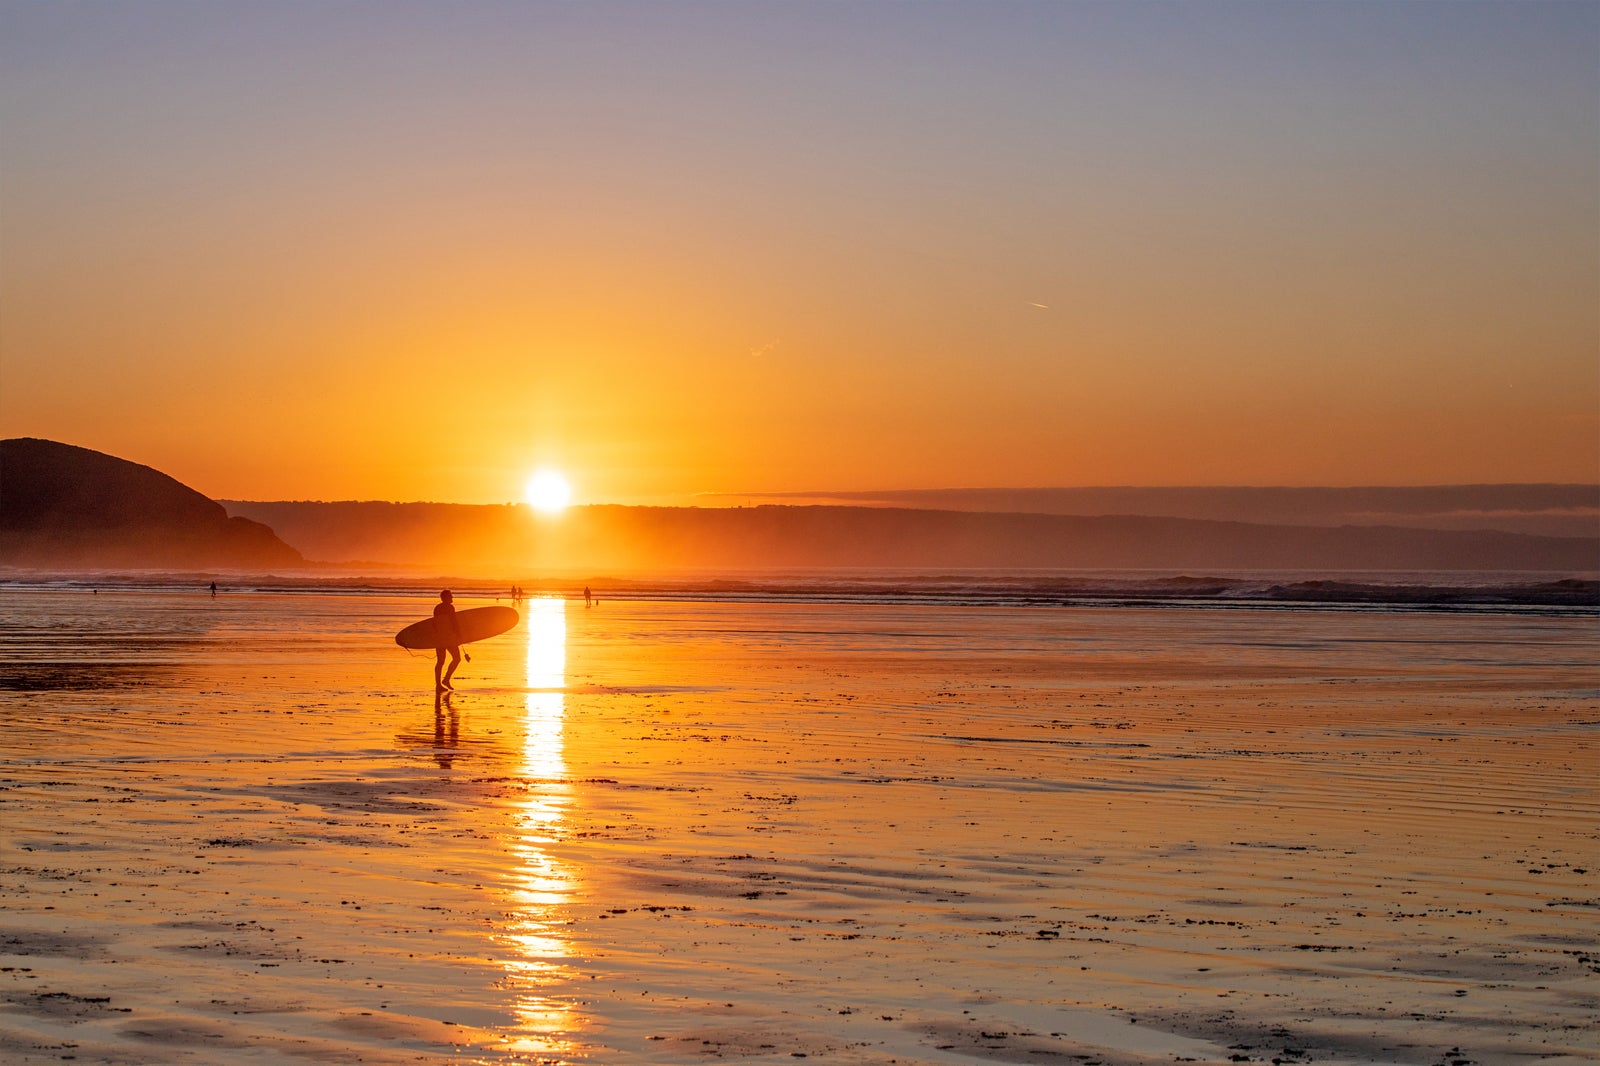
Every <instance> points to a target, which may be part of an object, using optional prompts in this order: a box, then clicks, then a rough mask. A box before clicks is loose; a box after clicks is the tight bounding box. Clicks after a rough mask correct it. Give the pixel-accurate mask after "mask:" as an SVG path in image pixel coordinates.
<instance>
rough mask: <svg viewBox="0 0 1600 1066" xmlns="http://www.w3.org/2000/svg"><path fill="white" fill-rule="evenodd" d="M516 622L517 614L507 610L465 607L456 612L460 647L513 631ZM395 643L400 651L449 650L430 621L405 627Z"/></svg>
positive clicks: (396, 635) (395, 639) (502, 608)
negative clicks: (444, 648) (400, 648)
mask: <svg viewBox="0 0 1600 1066" xmlns="http://www.w3.org/2000/svg"><path fill="white" fill-rule="evenodd" d="M517 621H518V619H517V612H516V611H514V610H512V609H511V608H510V607H468V608H467V609H466V610H464V611H457V612H456V628H457V629H459V630H460V631H461V643H463V644H470V643H472V642H473V641H475V640H484V639H485V638H488V637H497V636H499V635H500V634H501V633H504V632H505V631H506V630H508V629H511V628H512V627H514V626H515V625H516V624H517ZM394 642H395V643H396V644H398V645H400V646H401V647H402V648H414V649H417V650H419V651H421V650H427V649H431V648H443V647H448V646H449V645H447V644H445V642H444V639H443V638H442V637H441V636H440V634H439V633H438V631H437V630H436V629H435V627H434V624H433V619H431V618H424V619H423V620H422V621H420V622H413V623H411V624H410V625H408V626H406V627H405V628H404V629H402V630H401V631H400V632H398V633H396V634H395V635H394Z"/></svg>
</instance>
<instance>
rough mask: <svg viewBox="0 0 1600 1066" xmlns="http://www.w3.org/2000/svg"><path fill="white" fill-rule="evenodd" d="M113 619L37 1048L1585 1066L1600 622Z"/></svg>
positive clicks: (47, 820)
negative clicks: (455, 665)
mask: <svg viewBox="0 0 1600 1066" xmlns="http://www.w3.org/2000/svg"><path fill="white" fill-rule="evenodd" d="M82 598H83V597H82V596H81V595H79V594H65V593H54V594H37V595H36V597H35V599H34V600H31V601H27V602H19V598H18V596H16V595H12V594H9V593H8V603H7V606H8V609H9V611H10V614H11V617H12V619H13V621H12V622H11V623H10V624H9V625H8V626H7V627H6V628H5V629H4V631H3V634H4V637H5V643H4V644H3V646H0V653H3V656H4V661H3V662H0V677H4V678H7V679H8V681H7V685H6V690H5V691H3V692H0V701H3V702H0V706H3V707H4V709H5V714H6V724H7V726H8V733H7V743H6V746H5V749H4V750H5V753H6V756H5V761H4V765H3V768H0V811H3V812H4V815H5V817H4V822H3V824H4V830H3V832H0V841H3V844H4V851H3V857H0V893H3V895H0V952H3V953H4V954H3V955H0V994H3V999H4V1006H3V1008H0V1011H3V1013H0V1054H3V1056H4V1057H5V1058H6V1059H7V1061H19V1062H34V1061H38V1062H45V1061H60V1060H61V1059H62V1058H64V1057H67V1056H72V1057H74V1058H75V1059H76V1061H80V1062H82V1061H90V1062H152V1063H154V1062H184V1061H192V1062H231V1061H240V1062H306V1061H311V1062H355V1061H360V1062H380V1063H381V1062H417V1061H463V1062H529V1063H531V1062H563V1061H571V1062H582V1061H594V1062H687V1061H701V1060H705V1059H708V1058H710V1059H718V1058H720V1059H733V1060H744V1061H780V1060H781V1061H793V1060H794V1059H795V1058H796V1057H809V1058H818V1059H824V1060H827V1061H836V1062H860V1063H876V1062H890V1061H896V1062H902V1063H904V1062H915V1063H950V1062H964V1061H965V1062H972V1061H999V1062H1052V1061H1057V1062H1066V1063H1107V1064H1111V1063H1140V1062H1156V1061H1160V1062H1171V1061H1174V1060H1186V1061H1201V1062H1230V1061H1232V1062H1243V1061H1258V1062H1267V1061H1273V1060H1277V1061H1278V1062H1279V1063H1285V1062H1313V1061H1315V1062H1404V1063H1417V1064H1427V1066H1446V1064H1458V1066H1459V1064H1461V1063H1500V1062H1513V1061H1515V1062H1521V1061H1524V1060H1526V1059H1527V1058H1528V1057H1530V1056H1535V1057H1538V1058H1539V1059H1540V1060H1541V1061H1545V1062H1550V1061H1554V1062H1562V1061H1566V1062H1594V1061H1597V1060H1600V1040H1597V1038H1596V1037H1595V1035H1594V1034H1595V1031H1596V1024H1595V1023H1596V1022H1597V1021H1600V1009H1597V1005H1600V998H1597V984H1596V982H1597V980H1600V945H1597V943H1596V936H1595V933H1594V930H1595V928H1596V923H1595V921H1594V918H1595V916H1596V913H1597V911H1600V862H1596V861H1595V859H1596V855H1597V852H1600V848H1597V846H1596V837H1597V832H1600V831H1597V828H1596V827H1597V826H1600V800H1597V798H1596V793H1595V790H1594V785H1593V783H1592V782H1593V778H1594V773H1593V771H1594V769H1595V767H1596V759H1595V752H1594V740H1595V736H1596V732H1597V731H1600V701H1597V699H1596V696H1595V690H1596V688H1597V686H1596V680H1597V676H1596V670H1595V668H1594V667H1593V665H1592V664H1593V662H1594V661H1595V652H1596V648H1597V644H1600V641H1597V638H1596V634H1595V632H1594V627H1593V624H1592V620H1590V619H1582V618H1579V619H1570V618H1527V617H1511V616H1475V617H1458V616H1450V615H1400V614H1377V613H1370V614H1367V613H1358V614H1335V613H1318V612H1304V613H1300V612H1284V611H1276V612H1250V611H1215V612H1199V611H1183V612H1172V611H1140V610H1132V609H1121V610H1009V609H957V608H926V607H920V608H889V607H871V606H855V607H817V606H784V605H775V604H764V605H720V604H685V603H678V604H643V603H641V604H630V603H621V602H616V603H607V604H605V605H603V606H602V607H601V608H596V609H594V610H585V609H584V608H583V607H582V606H581V605H578V606H574V607H567V606H565V605H562V604H561V603H560V602H559V601H533V602H530V603H529V604H527V605H525V624H524V625H523V626H522V627H520V628H519V629H518V630H516V631H515V632H514V634H512V636H511V637H509V638H507V639H505V640H503V641H498V642H490V643H486V644H483V645H480V646H478V648H477V649H476V650H475V651H474V658H475V662H474V663H473V664H471V665H470V666H467V667H464V668H463V676H462V682H463V691H462V692H461V693H460V694H459V695H457V696H455V697H454V698H452V699H451V700H449V701H448V702H447V703H444V704H442V705H441V706H440V707H439V709H438V711H437V712H436V711H435V709H434V707H433V705H432V700H431V698H430V697H429V696H428V695H427V694H426V692H425V691H419V690H421V689H425V687H426V684H427V682H428V679H429V671H430V668H431V663H430V662H429V661H428V660H426V659H422V658H414V659H412V658H408V657H407V656H406V655H405V653H403V652H400V651H399V650H398V649H395V648H393V646H392V645H388V646H386V645H385V643H384V642H385V641H386V640H387V638H388V635H389V634H391V633H392V632H393V631H394V630H396V629H398V628H399V627H400V625H401V624H403V623H404V622H405V621H408V620H409V619H410V617H411V616H412V615H417V614H420V613H424V612H425V610H426V606H425V605H424V606H422V607H418V606H417V605H416V604H415V603H409V604H408V603H404V602H400V601H396V600H390V599H385V598H379V597H338V596H329V597H309V596H298V597H288V596H259V597H253V596H238V597H234V598H231V599H230V598H228V597H222V598H220V599H219V601H217V602H216V603H215V604H213V603H211V602H206V603H201V604H198V605H197V604H196V603H195V601H194V600H193V598H191V597H179V596H170V597H162V596H158V595H154V594H141V595H137V596H134V595H126V596H118V597H111V598H110V599H111V600H112V601H113V602H110V603H105V604H99V605H91V606H90V607H88V608H86V607H84V606H83V605H82V604H80V603H79V602H78V600H79V599H82ZM307 601H310V602H307ZM208 611H210V612H211V613H210V614H207V613H206V612H208ZM96 612H98V613H96ZM17 618H25V619H27V622H26V623H25V624H19V623H18V622H17V621H15V619H17ZM112 623H115V625H114V626H113V625H112ZM110 629H115V630H116V634H115V636H114V639H115V640H116V641H118V642H119V643H117V644H116V645H115V647H112V645H110V644H109V643H108V641H109V640H110V639H112V638H110V637H108V638H107V640H100V639H99V638H100V636H101V635H103V634H106V633H107V631H108V630H110ZM51 634H54V635H53V636H52V635H51ZM96 671H98V673H97V672H96ZM52 678H61V679H66V680H64V681H62V682H60V683H52V682H51V681H50V679H52ZM73 678H77V679H78V680H76V681H73V680H72V679H73ZM419 683H420V684H419Z"/></svg>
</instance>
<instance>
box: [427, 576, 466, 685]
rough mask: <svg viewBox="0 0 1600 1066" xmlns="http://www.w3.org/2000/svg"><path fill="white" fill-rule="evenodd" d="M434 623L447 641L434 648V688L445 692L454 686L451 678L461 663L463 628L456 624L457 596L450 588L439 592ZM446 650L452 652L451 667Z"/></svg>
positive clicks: (439, 633)
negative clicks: (447, 663) (445, 661)
mask: <svg viewBox="0 0 1600 1066" xmlns="http://www.w3.org/2000/svg"><path fill="white" fill-rule="evenodd" d="M433 625H434V628H435V629H436V630H438V636H439V638H440V639H441V640H443V641H446V643H443V644H440V645H439V646H438V647H437V648H436V649H434V658H433V690H434V691H435V692H444V691H445V690H446V689H449V688H452V687H453V686H452V685H451V684H450V678H451V677H452V676H453V675H454V674H455V672H456V667H458V666H460V665H461V629H460V628H459V627H458V626H457V625H456V606H455V596H454V595H452V594H451V592H450V590H449V589H445V590H444V591H443V592H441V593H439V602H438V603H437V604H435V605H434V608H433ZM445 652H449V653H450V668H449V669H448V670H446V669H445V665H444V656H445Z"/></svg>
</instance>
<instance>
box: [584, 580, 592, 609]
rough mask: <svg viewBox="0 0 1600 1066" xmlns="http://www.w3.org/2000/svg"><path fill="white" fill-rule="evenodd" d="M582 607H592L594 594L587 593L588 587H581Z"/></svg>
mask: <svg viewBox="0 0 1600 1066" xmlns="http://www.w3.org/2000/svg"><path fill="white" fill-rule="evenodd" d="M583 605H584V606H585V607H593V606H594V593H592V592H590V591H589V586H588V585H585V586H583Z"/></svg>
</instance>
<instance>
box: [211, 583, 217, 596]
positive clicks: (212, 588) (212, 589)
mask: <svg viewBox="0 0 1600 1066" xmlns="http://www.w3.org/2000/svg"><path fill="white" fill-rule="evenodd" d="M216 594H217V583H216V582H215V581H213V582H212V583H211V595H213V596H215V595H216Z"/></svg>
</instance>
